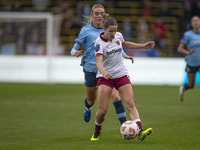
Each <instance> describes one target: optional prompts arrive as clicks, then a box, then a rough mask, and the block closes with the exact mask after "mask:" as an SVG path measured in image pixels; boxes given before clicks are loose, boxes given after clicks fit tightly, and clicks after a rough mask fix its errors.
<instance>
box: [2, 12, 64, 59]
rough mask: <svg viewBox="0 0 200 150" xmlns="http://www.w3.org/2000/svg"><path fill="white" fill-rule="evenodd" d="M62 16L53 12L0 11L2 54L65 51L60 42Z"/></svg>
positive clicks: (55, 52) (39, 53) (41, 53)
mask: <svg viewBox="0 0 200 150" xmlns="http://www.w3.org/2000/svg"><path fill="white" fill-rule="evenodd" d="M60 20H61V16H56V17H55V16H53V15H52V14H51V13H35V12H34V13H33V12H29V13H21V12H17V13H16V12H13V13H4V12H1V13H0V54H2V55H3V54H10V55H12V54H17V55H20V54H24V55H52V54H59V55H60V54H62V53H64V48H63V47H62V46H60V45H59V44H58V41H59V36H58V32H59V24H60Z"/></svg>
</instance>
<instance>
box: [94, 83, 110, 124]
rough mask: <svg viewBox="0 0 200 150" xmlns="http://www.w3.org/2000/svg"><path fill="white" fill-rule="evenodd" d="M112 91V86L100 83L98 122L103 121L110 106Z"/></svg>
mask: <svg viewBox="0 0 200 150" xmlns="http://www.w3.org/2000/svg"><path fill="white" fill-rule="evenodd" d="M111 92H112V88H111V87H108V86H106V85H100V86H99V87H98V111H97V113H96V122H97V123H98V124H101V123H103V121H104V118H105V115H106V112H107V110H108V106H109V103H108V102H109V99H110V95H111Z"/></svg>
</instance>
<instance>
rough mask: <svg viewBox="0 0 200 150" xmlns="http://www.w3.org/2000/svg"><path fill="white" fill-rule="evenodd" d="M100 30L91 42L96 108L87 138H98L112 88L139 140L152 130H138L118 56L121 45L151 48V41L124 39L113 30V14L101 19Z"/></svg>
mask: <svg viewBox="0 0 200 150" xmlns="http://www.w3.org/2000/svg"><path fill="white" fill-rule="evenodd" d="M103 29H104V32H103V33H101V34H100V36H99V37H98V38H97V40H96V42H95V56H96V64H97V69H98V73H97V77H98V80H97V86H98V111H97V112H96V121H95V132H94V135H93V136H92V138H91V140H92V141H94V140H98V139H99V135H100V132H101V126H102V123H103V121H104V118H105V115H106V112H107V110H108V103H109V98H110V96H111V92H112V89H113V88H116V89H117V90H118V91H119V94H120V97H121V98H122V100H123V102H124V105H125V106H126V108H127V110H128V111H129V115H130V119H131V120H133V121H135V122H136V123H137V125H138V127H139V129H140V132H139V135H138V138H139V139H140V140H141V141H143V140H144V139H145V137H146V136H147V135H149V134H150V133H151V132H152V128H148V129H146V130H143V129H142V124H141V121H140V117H139V113H138V110H137V108H136V107H135V104H134V98H133V91H132V86H131V82H130V80H129V76H128V71H127V69H126V66H125V65H124V62H123V58H122V49H123V48H131V49H138V48H153V47H154V45H155V43H154V42H153V41H151V42H146V43H145V44H138V43H133V42H128V41H125V40H124V38H123V36H122V34H121V33H120V32H117V22H116V20H115V19H114V18H113V17H108V18H106V19H105V20H104V26H103Z"/></svg>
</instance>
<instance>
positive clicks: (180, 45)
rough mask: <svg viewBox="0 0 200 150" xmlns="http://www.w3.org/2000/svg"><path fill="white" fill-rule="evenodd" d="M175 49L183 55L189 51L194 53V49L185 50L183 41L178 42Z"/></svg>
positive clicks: (188, 53)
mask: <svg viewBox="0 0 200 150" xmlns="http://www.w3.org/2000/svg"><path fill="white" fill-rule="evenodd" d="M177 50H178V52H179V53H182V54H185V55H190V54H191V53H194V49H193V48H191V49H190V50H189V51H187V50H186V49H185V44H183V43H180V44H179V46H178V49H177Z"/></svg>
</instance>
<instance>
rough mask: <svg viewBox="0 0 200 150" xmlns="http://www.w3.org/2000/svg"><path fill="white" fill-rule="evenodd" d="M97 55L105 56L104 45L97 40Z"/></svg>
mask: <svg viewBox="0 0 200 150" xmlns="http://www.w3.org/2000/svg"><path fill="white" fill-rule="evenodd" d="M94 47H95V55H103V45H102V44H101V43H100V42H99V41H98V40H97V41H96V42H95V44H94Z"/></svg>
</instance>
